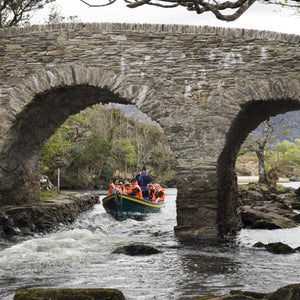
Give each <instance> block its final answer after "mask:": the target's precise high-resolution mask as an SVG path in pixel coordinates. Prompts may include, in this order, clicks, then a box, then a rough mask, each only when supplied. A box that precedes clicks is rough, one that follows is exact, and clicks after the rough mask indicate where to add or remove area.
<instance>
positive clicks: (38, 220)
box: [0, 193, 99, 237]
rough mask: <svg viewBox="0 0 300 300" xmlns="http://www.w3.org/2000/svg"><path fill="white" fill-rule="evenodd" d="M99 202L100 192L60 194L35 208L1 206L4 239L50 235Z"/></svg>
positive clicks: (0, 232)
mask: <svg viewBox="0 0 300 300" xmlns="http://www.w3.org/2000/svg"><path fill="white" fill-rule="evenodd" d="M97 203H99V197H98V195H97V194H96V193H80V194H66V193H62V194H59V195H58V197H57V198H56V199H47V200H42V201H40V202H39V203H36V204H34V205H23V206H3V207H0V237H10V236H16V235H32V234H34V233H39V232H49V231H52V230H54V229H55V228H56V227H57V226H59V225H61V224H68V223H72V222H73V221H74V220H75V219H76V218H77V217H78V215H79V214H80V213H81V212H84V211H88V210H90V209H92V208H93V206H94V205H95V204H97Z"/></svg>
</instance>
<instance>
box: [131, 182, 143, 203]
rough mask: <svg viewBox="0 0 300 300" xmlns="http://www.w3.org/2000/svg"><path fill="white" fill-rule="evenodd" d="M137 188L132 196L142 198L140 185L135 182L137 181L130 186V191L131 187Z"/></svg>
mask: <svg viewBox="0 0 300 300" xmlns="http://www.w3.org/2000/svg"><path fill="white" fill-rule="evenodd" d="M135 188H137V189H138V192H137V193H136V194H135V195H133V196H134V197H136V198H140V199H143V193H142V189H141V188H140V186H139V185H138V184H137V183H134V184H133V185H132V187H131V192H132V190H133V189H135Z"/></svg>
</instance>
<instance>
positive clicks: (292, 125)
mask: <svg viewBox="0 0 300 300" xmlns="http://www.w3.org/2000/svg"><path fill="white" fill-rule="evenodd" d="M271 121H273V122H277V123H278V122H279V121H282V122H281V124H283V125H284V126H286V127H287V130H289V131H290V135H285V136H281V137H280V138H279V140H278V142H281V141H283V140H288V141H290V142H295V139H300V111H299V110H298V111H292V112H287V113H285V114H279V115H277V116H275V117H272V118H271ZM263 127H264V126H263V124H261V125H259V126H258V127H257V128H256V129H255V130H254V131H255V132H262V130H263Z"/></svg>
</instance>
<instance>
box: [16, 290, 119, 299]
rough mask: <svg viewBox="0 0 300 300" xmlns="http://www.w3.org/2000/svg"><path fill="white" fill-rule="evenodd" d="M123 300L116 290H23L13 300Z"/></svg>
mask: <svg viewBox="0 0 300 300" xmlns="http://www.w3.org/2000/svg"><path fill="white" fill-rule="evenodd" d="M33 299H40V300H124V299H125V297H124V295H123V293H122V292H121V291H119V290H116V289H46V288H45V289H43V288H38V289H25V290H20V291H18V292H16V294H15V296H14V300H33Z"/></svg>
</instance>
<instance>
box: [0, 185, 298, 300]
mask: <svg viewBox="0 0 300 300" xmlns="http://www.w3.org/2000/svg"><path fill="white" fill-rule="evenodd" d="M166 193H167V196H166V206H165V207H164V208H163V210H162V212H161V213H158V214H152V215H148V216H147V217H146V218H145V219H144V220H125V221H122V222H119V221H116V220H114V219H113V218H112V217H111V216H110V215H108V214H107V213H106V212H105V211H104V209H103V207H102V205H101V204H98V205H96V206H95V208H94V209H93V210H92V211H89V212H87V213H83V214H82V215H81V216H80V217H79V218H78V220H77V221H76V222H75V223H74V224H72V225H71V226H61V228H60V230H58V231H57V232H55V233H51V234H45V235H36V236H33V237H27V238H22V239H20V238H19V239H15V240H13V241H7V240H6V241H0V299H1V300H8V299H13V295H14V293H15V291H16V290H18V289H20V288H33V287H61V288H98V287H104V288H117V289H120V290H121V291H122V292H123V293H124V295H125V297H126V299H141V300H142V299H145V300H146V299H147V300H148V299H192V298H194V297H196V296H201V295H208V294H217V295H218V294H226V293H228V292H229V291H230V290H232V289H244V290H251V291H257V292H271V291H274V290H276V289H277V288H279V287H282V286H284V285H287V284H291V283H299V282H300V268H299V266H300V253H299V252H298V253H295V254H290V255H274V254H271V253H268V252H266V251H264V250H262V249H255V248H253V247H252V245H253V244H254V243H255V242H258V241H261V242H263V243H268V242H278V241H281V242H284V243H286V244H288V245H290V246H292V247H298V246H300V227H297V228H294V229H285V230H273V231H268V230H242V231H241V232H240V234H239V235H238V237H237V239H236V243H235V245H231V246H226V247H225V246H214V247H212V246H210V247H209V246H205V247H200V248H199V247H198V248H194V247H183V246H182V245H180V244H179V243H178V242H177V240H176V238H175V237H174V232H173V228H174V226H175V225H176V207H175V200H176V189H167V191H166ZM132 242H140V243H145V244H147V245H151V246H154V247H156V248H157V249H159V250H161V252H162V253H160V254H156V255H151V256H144V257H143V256H142V257H141V256H139V257H136V256H135V257H131V256H126V255H123V254H112V251H113V250H114V249H115V248H116V247H118V246H123V245H127V244H129V243H132Z"/></svg>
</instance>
